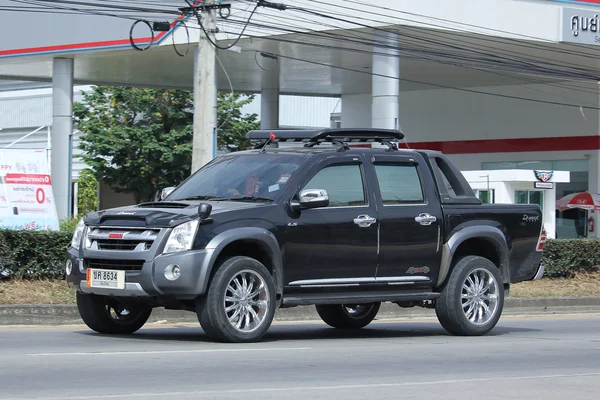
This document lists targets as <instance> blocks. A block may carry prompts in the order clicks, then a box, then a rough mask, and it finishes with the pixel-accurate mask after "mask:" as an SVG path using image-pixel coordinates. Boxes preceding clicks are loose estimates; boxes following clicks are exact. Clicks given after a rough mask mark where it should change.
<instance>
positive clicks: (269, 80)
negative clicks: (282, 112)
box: [257, 55, 279, 129]
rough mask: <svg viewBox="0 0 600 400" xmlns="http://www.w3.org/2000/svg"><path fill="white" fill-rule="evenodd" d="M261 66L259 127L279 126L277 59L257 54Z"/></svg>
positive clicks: (270, 127)
mask: <svg viewBox="0 0 600 400" xmlns="http://www.w3.org/2000/svg"><path fill="white" fill-rule="evenodd" d="M257 59H258V61H259V64H260V66H261V89H260V129H277V128H279V60H277V59H273V58H271V56H267V57H265V56H261V55H258V56H257Z"/></svg>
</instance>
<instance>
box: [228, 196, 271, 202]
mask: <svg viewBox="0 0 600 400" xmlns="http://www.w3.org/2000/svg"><path fill="white" fill-rule="evenodd" d="M219 200H221V201H269V202H271V201H273V199H270V198H268V197H256V196H241V197H220V198H219Z"/></svg>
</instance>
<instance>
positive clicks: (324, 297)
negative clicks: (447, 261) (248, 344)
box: [282, 292, 440, 306]
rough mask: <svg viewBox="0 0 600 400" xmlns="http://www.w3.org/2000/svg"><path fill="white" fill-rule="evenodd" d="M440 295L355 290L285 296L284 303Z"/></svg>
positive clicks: (418, 298)
mask: <svg viewBox="0 0 600 400" xmlns="http://www.w3.org/2000/svg"><path fill="white" fill-rule="evenodd" d="M438 297H440V293H437V292H412V293H411V292H408V293H407V292H403V293H398V292H355V293H331V294H326V293H320V294H315V295H302V296H294V295H292V296H285V295H284V297H283V303H282V305H286V306H305V305H312V304H363V303H378V302H382V303H383V302H386V301H389V302H401V301H421V300H435V299H437V298H438Z"/></svg>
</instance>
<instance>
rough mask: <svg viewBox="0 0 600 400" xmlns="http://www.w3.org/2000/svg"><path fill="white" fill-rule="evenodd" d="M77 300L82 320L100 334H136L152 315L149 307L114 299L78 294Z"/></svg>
mask: <svg viewBox="0 0 600 400" xmlns="http://www.w3.org/2000/svg"><path fill="white" fill-rule="evenodd" d="M76 300H77V309H78V311H79V315H80V316H81V319H82V320H83V322H84V323H85V324H86V325H87V326H88V327H89V328H90V329H92V330H94V331H96V332H98V333H104V334H129V333H134V332H136V331H138V330H139V329H141V328H142V327H143V326H144V324H145V323H146V322H147V321H148V318H150V314H151V313H152V308H151V307H149V306H146V305H143V304H138V303H134V302H132V301H126V300H124V299H118V298H114V297H108V296H99V295H95V294H85V293H81V292H77V293H76Z"/></svg>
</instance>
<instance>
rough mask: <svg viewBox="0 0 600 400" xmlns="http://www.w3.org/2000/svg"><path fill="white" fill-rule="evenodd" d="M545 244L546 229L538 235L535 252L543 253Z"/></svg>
mask: <svg viewBox="0 0 600 400" xmlns="http://www.w3.org/2000/svg"><path fill="white" fill-rule="evenodd" d="M545 244H546V229H542V233H541V234H540V239H539V240H538V244H537V251H543V250H544V245H545Z"/></svg>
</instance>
